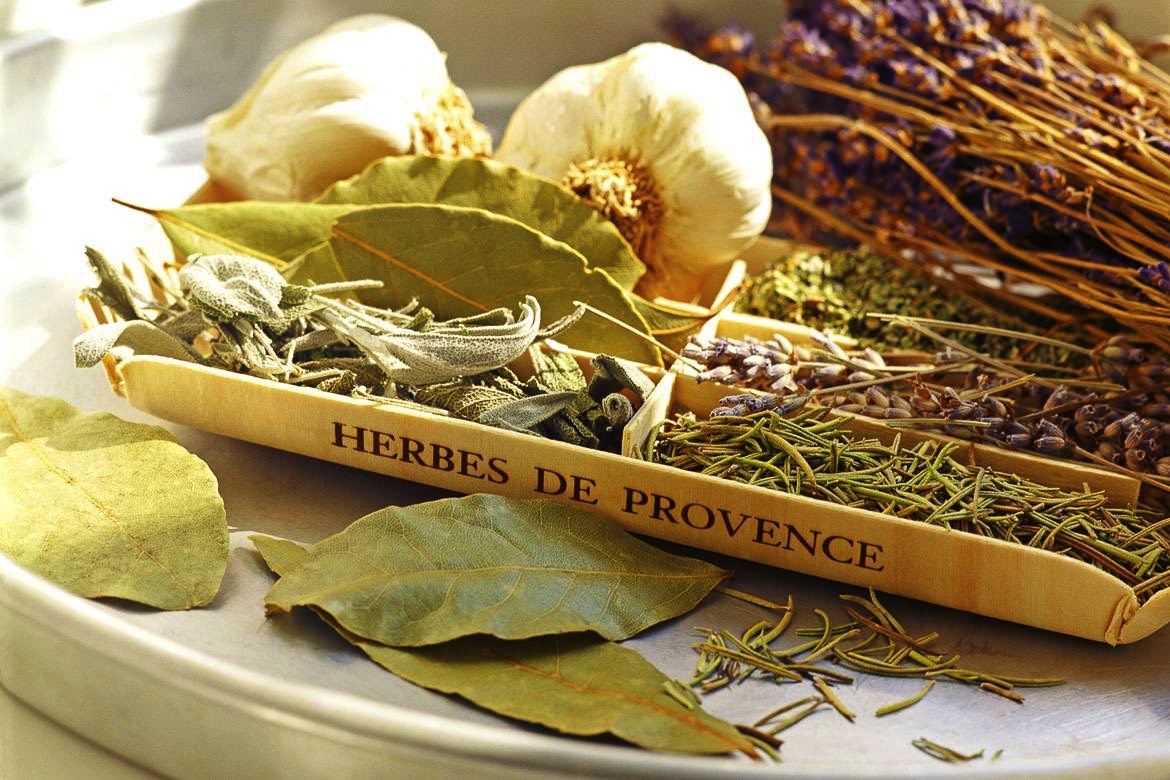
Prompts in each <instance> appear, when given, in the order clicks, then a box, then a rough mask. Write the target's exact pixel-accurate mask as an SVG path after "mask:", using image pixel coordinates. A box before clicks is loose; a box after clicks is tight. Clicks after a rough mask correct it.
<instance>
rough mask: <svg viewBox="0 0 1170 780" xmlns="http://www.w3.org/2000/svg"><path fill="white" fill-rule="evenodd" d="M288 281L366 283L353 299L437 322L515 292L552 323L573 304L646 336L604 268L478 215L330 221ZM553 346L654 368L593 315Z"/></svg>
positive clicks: (634, 339)
mask: <svg viewBox="0 0 1170 780" xmlns="http://www.w3.org/2000/svg"><path fill="white" fill-rule="evenodd" d="M327 250H329V251H331V254H329V253H328V251H327ZM288 276H289V278H290V280H292V281H295V282H298V283H302V284H308V283H310V282H316V283H321V282H333V281H341V280H353V279H375V280H378V281H382V282H385V284H384V286H383V288H382V289H380V290H368V291H362V292H361V293H359V297H360V298H361V299H362V300H363V301H365V302H367V303H370V304H373V305H375V306H390V305H394V304H397V303H401V301H402V300H404V299H406V298H409V297H414V298H417V299H418V300H419V302H420V303H421V304H422V305H423V306H425V307H427V308H428V309H431V310H432V311H433V312H434V313H435V315H436V316H437V317H439V318H441V319H446V318H450V317H461V316H467V315H473V314H477V313H480V312H485V311H488V310H490V309H493V308H496V307H499V306H513V305H515V302H516V301H517V300H518V299H519V298H520V297H521V296H522V295H533V296H535V297H536V298H538V299H539V300H540V303H541V305H542V306H543V307H544V310H545V312H546V314H547V316H548V317H549V318H550V319H556V318H559V317H564V316H566V315H569V314H571V313H573V312H574V311H575V310H576V308H577V307H576V306H575V305H574V303H573V301H574V300H581V301H584V302H586V303H589V304H590V305H592V306H595V307H596V308H598V309H601V310H602V311H605V312H606V313H608V314H610V315H611V316H613V317H616V318H617V319H618V320H620V321H622V322H624V323H626V324H627V325H629V326H630V327H632V328H633V329H634V330H636V331H638V332H640V333H643V334H645V333H647V332H648V328H647V326H646V323H645V322H644V321H643V320H642V318H641V316H640V315H639V314H638V312H637V311H636V310H635V308H634V304H633V302H632V301H631V299H630V297H629V295H628V293H626V292H625V291H624V290H622V289H621V287H619V286H618V285H617V284H616V283H615V282H614V280H613V279H612V278H611V277H610V276H609V275H608V274H606V273H605V271H602V270H600V269H593V268H590V267H589V266H588V264H587V263H586V262H585V258H583V257H582V256H581V255H580V254H579V253H578V252H576V251H575V250H573V249H572V248H571V247H570V246H568V245H567V244H564V243H561V242H559V241H554V240H553V239H550V238H548V237H547V236H545V235H544V234H542V233H539V232H537V231H535V230H533V229H532V228H530V227H528V226H526V225H523V224H521V223H519V222H517V221H515V220H513V219H509V218H507V217H502V216H500V215H498V214H492V213H491V212H488V211H484V210H482V209H473V208H462V207H456V206H441V205H431V204H395V205H389V206H377V207H372V208H366V209H361V210H359V211H354V212H353V213H351V214H347V215H345V216H343V217H341V218H340V219H338V220H337V223H336V224H335V225H334V226H333V237H332V238H331V239H330V242H329V247H328V248H327V249H326V248H320V249H317V250H314V251H313V252H312V253H310V255H309V256H307V257H306V258H305V261H304V262H303V263H302V264H301V265H300V266H298V267H297V269H296V270H295V271H293V272H291V273H290V274H288ZM560 340H561V341H563V342H564V343H566V344H568V345H570V346H574V347H577V348H579V349H583V350H587V351H590V352H609V353H613V354H618V355H621V356H622V357H626V358H629V359H630V360H636V361H638V362H641V363H647V364H650V365H662V356H661V354H660V353H659V351H658V348H657V347H655V346H654V345H653V344H651V343H649V342H648V341H646V339H645V338H640V337H639V336H637V335H636V334H634V333H630V332H629V331H627V330H625V329H624V328H621V327H619V326H617V325H614V324H613V323H610V322H606V321H605V320H603V319H601V318H599V317H586V318H584V319H582V320H581V321H580V322H578V323H577V324H576V325H574V326H573V327H572V328H570V329H569V330H567V331H565V333H564V334H563V335H562V336H561V337H560Z"/></svg>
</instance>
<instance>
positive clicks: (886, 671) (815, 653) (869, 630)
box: [672, 589, 1064, 736]
mask: <svg viewBox="0 0 1170 780" xmlns="http://www.w3.org/2000/svg"><path fill="white" fill-rule="evenodd" d="M840 598H841V601H842V602H844V604H845V611H846V613H847V614H848V615H849V616H850V617H851V618H852V620H850V621H849V622H844V623H837V624H834V623H833V621H832V619H831V618H830V617H829V615H828V614H826V613H825V612H824V611H822V610H819V609H817V610H814V613H815V615H816V616H817V618H818V621H819V622H820V625H819V626H815V627H812V626H810V627H806V628H799V629H796V630H795V633H796V635H797V636H798V637H810V639H809V640H808V641H803V642H797V643H796V644H794V645H790V646H787V647H781V648H777V647H774V646H773V645H774V644H775V643H776V642H778V641H779V640H780V639H782V638H783V636H784V634H785V633H786V631H787V629H788V627H789V625H790V624H791V622H792V619H793V616H794V614H795V612H794V604H793V599H792V597H791V596H789V597H788V603H787V605H784V606H780V605H777V606H780V609H779V611H780V612H781V615H780V617H779V618H778V619H777V620H776V622H775V623H773V622H771V621H769V620H760V621H758V622H756V623H753V624H752V625H751V626H749V627H748V628H747V630H745V631H744V632H743V633H742V635H738V636H737V635H736V634H734V633H732V632H730V631H728V630H726V629H720V630H716V629H712V628H697V629H696V631H698V632H699V633H700V634H702V635H703V636H704V637H705V639H704V640H703V641H702V642H699V643H696V644H695V645H694V649H695V650H696V651H697V652H698V654H699V655H698V659H697V660H696V663H695V672H694V676H693V677H692V679H691V681H690V685H691V686H692V687H694V688H697V689H698V690H700V691H702V692H703V693H711V692H713V691H716V690H719V689H721V688H724V687H726V686H727V685H730V684H732V683H742V682H743V681H744V680H747V679H749V678H751V677H753V676H757V677H760V678H764V679H771V680H772V681H774V682H776V683H780V684H791V683H801V682H810V683H811V684H812V685H813V687H814V688H815V689H816V693H814V694H812V695H809V696H805V697H803V698H800V699H795V700H793V701H789V702H787V703H785V704H783V705H781V706H779V707H777V708H776V709H774V710H772V711H771V712H769V713H767V714H766V715H764V716H762V717H760V718H759V719H758V720H757V721H756V722H755V723H753V724H752V728H754V729H761V730H763V732H764V733H765V734H769V735H773V736H774V735H776V734H778V733H780V732H782V731H785V730H787V729H789V728H791V727H793V726H795V725H796V724H798V723H800V722H801V721H803V720H804V719H805V718H808V717H809V716H811V715H813V714H814V713H816V712H818V711H820V710H821V709H823V708H826V707H827V708H830V709H834V710H836V711H837V712H838V713H839V714H840V715H841V716H842V717H844V718H846V719H847V720H850V721H853V720H854V719H855V718H856V715H855V714H854V713H853V712H852V711H851V710H850V709H849V708H848V706H847V705H846V703H845V702H844V701H843V700H842V699H841V698H840V696H838V694H837V693H836V692H835V691H834V690H833V686H836V685H848V684H850V683H852V682H853V681H854V677H853V676H852V675H850V674H844V673H842V672H840V671H838V670H837V669H835V668H831V667H829V666H826V665H825V664H826V663H829V662H831V663H832V664H834V665H835V666H843V667H845V668H847V669H849V670H850V671H851V672H855V673H858V674H868V675H874V676H878V677H900V678H901V677H909V678H919V679H922V680H925V685H924V687H923V688H922V689H921V690H920V691H919V692H918V693H917V694H915V695H914V696H911V697H909V698H907V699H903V700H901V701H897V702H893V703H891V704H888V705H885V706H883V707H880V708H878V709H877V711H876V712H875V713H874V717H884V716H886V715H891V714H893V713H895V712H899V711H901V710H904V709H907V708H908V707H911V706H913V705H915V704H917V703H918V702H920V701H922V699H923V698H925V697H926V695H927V694H928V693H929V692H930V691H931V689H933V688H934V686H935V684H936V683H938V682H952V683H956V684H960V685H971V686H976V687H978V688H980V689H981V690H985V691H988V692H990V693H994V694H998V695H1001V696H1002V695H1005V694H1006V695H1007V696H1008V698H1012V699H1013V700H1016V701H1021V702H1022V701H1023V697H1022V696H1020V695H1019V693H1017V692H1016V691H1015V690H1013V689H1014V688H1017V687H1047V686H1053V685H1060V684H1062V683H1063V682H1064V681H1063V680H1060V679H1056V678H1025V677H1015V676H1008V675H1000V674H988V673H985V672H979V671H974V670H970V669H964V668H961V667H959V666H958V662H959V660H960V659H959V656H958V655H956V654H946V653H939V652H936V651H932V650H930V649H928V646H929V645H931V644H932V643H934V642H935V641H936V640H937V639H939V634H938V633H937V632H934V631H932V632H930V633H927V634H924V635H922V636H918V637H915V636H914V635H912V634H910V633H909V632H908V631H907V630H906V628H905V627H904V626H903V625H902V623H901V622H900V621H899V620H898V618H897V617H895V616H894V614H893V613H892V612H890V610H889V609H887V608H886V607H885V605H883V604H882V602H881V601H880V600H879V599H878V596H877V594H876V593H874V592H873V590H872V589H871V590H870V591H869V594H868V597H864V596H856V595H853V594H843V595H841V596H840ZM752 603H755V601H753V602H752ZM769 603H770V602H769ZM672 695H673V694H672ZM680 695H681V694H680Z"/></svg>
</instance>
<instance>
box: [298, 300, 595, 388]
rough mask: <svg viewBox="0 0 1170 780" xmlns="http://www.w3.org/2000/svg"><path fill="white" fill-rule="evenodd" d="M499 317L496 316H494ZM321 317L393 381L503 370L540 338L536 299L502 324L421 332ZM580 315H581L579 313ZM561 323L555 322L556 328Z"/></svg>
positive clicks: (443, 326)
mask: <svg viewBox="0 0 1170 780" xmlns="http://www.w3.org/2000/svg"><path fill="white" fill-rule="evenodd" d="M491 314H493V316H496V313H495V312H491ZM321 316H322V319H323V320H324V321H325V322H326V323H327V324H328V325H329V326H330V327H331V328H332V329H333V330H334V332H336V333H338V334H340V335H342V336H344V337H346V338H348V339H350V340H351V341H353V343H355V344H356V345H357V346H358V347H359V348H360V349H361V350H362V352H363V353H365V354H366V355H368V356H369V357H370V359H371V360H373V361H374V362H375V363H377V365H378V367H379V368H381V369H382V371H384V372H385V373H386V376H387V377H388V378H389V379H390V380H391V381H394V382H401V383H405V384H414V385H429V384H434V383H437V382H446V381H449V380H451V379H455V378H458V377H464V376H474V375H476V374H482V373H483V372H485V371H491V370H492V369H495V368H500V367H501V366H505V365H507V364H508V363H511V362H512V361H513V360H515V359H516V358H518V357H519V356H520V355H523V354H524V353H525V351H527V349H528V347H529V346H531V344H532V342H533V341H534V340H535V339H536V338H537V336H538V335H539V334H540V330H541V329H540V318H541V308H540V303H539V302H538V301H537V300H536V299H535V298H533V297H532V296H531V295H529V296H526V297H525V299H524V301H523V302H521V304H520V316H519V317H517V318H515V319H513V318H512V316H511V313H510V312H509V313H508V316H507V321H506V322H504V323H503V324H496V325H488V324H483V325H480V324H474V323H475V320H474V319H473V320H472V323H473V324H467V323H463V324H457V325H452V324H451V323H446V322H445V323H436V324H434V325H433V326H430V327H428V328H427V329H426V330H425V331H422V332H419V331H417V330H411V329H410V328H408V327H405V328H399V327H395V326H391V325H387V326H385V327H384V328H383V329H382V332H380V333H370V332H368V331H367V330H366V329H365V328H363V327H362V325H361V323H360V322H358V323H354V324H353V325H350V324H349V323H347V322H346V320H345V319H344V318H343V317H342V316H340V315H338V314H335V313H333V312H324V313H323V314H322V315H321ZM576 316H580V312H576ZM556 324H557V323H554V325H556Z"/></svg>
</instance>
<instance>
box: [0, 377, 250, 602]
mask: <svg viewBox="0 0 1170 780" xmlns="http://www.w3.org/2000/svg"><path fill="white" fill-rule="evenodd" d="M0 552H3V553H4V554H5V555H8V556H9V557H11V558H12V559H14V560H15V561H16V562H17V563H19V564H21V565H22V566H25V567H26V568H29V569H31V570H33V571H35V572H37V573H38V574H40V575H42V576H44V577H46V578H47V579H50V580H52V581H53V582H56V583H57V584H59V585H61V586H63V587H65V588H68V589H69V590H72V591H73V592H75V593H78V594H80V595H83V596H89V597H117V598H123V599H128V600H131V601H137V602H139V603H142V604H147V605H150V606H153V607H158V608H161V609H190V608H192V607H198V606H202V605H205V604H207V603H209V602H210V601H211V600H212V599H213V598H214V597H215V594H216V593H217V592H218V591H219V585H220V582H221V581H222V579H223V574H224V570H225V569H226V567H227V558H228V532H227V522H226V518H225V514H224V506H223V500H222V499H221V498H220V496H219V491H218V483H217V482H216V479H215V475H213V474H212V473H211V470H210V469H208V468H207V465H206V464H205V463H204V462H203V461H201V460H200V459H199V458H197V457H195V456H194V455H192V454H191V453H189V452H187V451H186V450H185V449H183V447H182V446H180V445H179V444H178V442H176V441H175V440H174V438H172V437H171V435H170V434H169V433H167V432H166V431H165V430H163V429H162V428H159V427H156V426H153V425H139V424H137V423H130V422H126V421H124V420H120V419H118V418H117V417H115V416H113V415H111V414H106V413H104V412H99V413H95V414H85V413H82V412H81V411H79V410H78V409H76V408H74V407H73V406H70V405H69V404H67V403H65V402H64V401H61V400H58V399H56V398H47V397H43V396H34V395H27V394H25V393H21V392H19V391H17V390H12V389H7V388H0Z"/></svg>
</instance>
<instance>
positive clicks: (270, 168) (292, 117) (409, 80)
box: [204, 14, 491, 200]
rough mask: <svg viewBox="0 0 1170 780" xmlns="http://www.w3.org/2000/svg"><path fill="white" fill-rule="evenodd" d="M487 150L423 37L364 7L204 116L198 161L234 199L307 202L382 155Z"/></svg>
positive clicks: (486, 140)
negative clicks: (203, 137)
mask: <svg viewBox="0 0 1170 780" xmlns="http://www.w3.org/2000/svg"><path fill="white" fill-rule="evenodd" d="M490 152H491V137H490V136H489V135H488V133H487V130H486V129H485V128H484V127H483V125H481V124H479V123H478V122H476V121H475V119H474V117H473V113H472V108H471V104H470V103H469V102H468V100H467V96H466V95H465V94H464V93H463V91H462V90H460V89H459V88H458V87H456V86H455V85H454V84H452V83H451V79H450V78H449V77H448V75H447V64H446V58H445V56H444V55H443V53H442V52H441V51H439V49H438V47H437V46H436V45H435V42H434V41H433V40H431V38H430V36H428V35H427V34H426V33H425V32H424V31H423V30H422V29H420V28H418V27H416V26H414V25H413V24H410V23H409V22H405V21H403V20H401V19H395V18H393V17H390V16H381V15H377V14H368V15H364V16H355V17H353V18H351V19H347V20H345V21H342V22H339V23H337V24H335V25H333V26H332V27H330V28H328V29H327V30H325V31H324V32H322V33H321V34H320V35H317V36H315V37H313V38H310V39H308V40H306V41H304V42H302V43H300V44H298V45H297V46H295V47H293V48H292V49H289V50H288V51H286V52H285V53H284V54H282V55H281V56H280V57H278V58H277V59H276V60H275V61H273V62H272V63H271V64H270V65H269V66H268V67H267V69H265V71H264V73H263V74H262V75H261V76H260V79H259V80H258V81H257V82H256V83H255V84H254V85H253V86H252V87H251V89H249V90H248V92H247V93H246V94H245V95H244V96H243V97H242V98H240V100H239V101H237V102H236V104H235V105H234V106H232V107H231V108H229V109H228V110H227V111H224V112H222V113H220V114H216V115H215V116H213V117H211V119H210V120H209V122H208V138H207V156H206V160H205V162H204V164H205V166H206V168H207V172H208V174H209V175H210V176H211V179H212V180H213V181H214V182H215V183H217V184H219V185H220V186H221V187H224V188H226V189H227V190H230V191H231V192H232V193H233V194H235V195H237V196H239V197H243V198H250V199H256V200H311V199H312V198H314V197H316V196H317V195H319V194H320V193H321V192H322V191H323V190H324V189H325V188H326V187H328V186H329V185H330V184H332V183H334V182H336V181H338V180H340V179H344V178H346V177H349V176H352V175H354V174H356V173H360V172H361V171H362V169H364V168H365V167H366V165H367V164H369V163H370V162H372V161H373V160H376V159H378V158H380V157H385V156H387V155H397V154H415V153H432V154H451V155H462V156H473V155H487V154H490Z"/></svg>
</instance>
